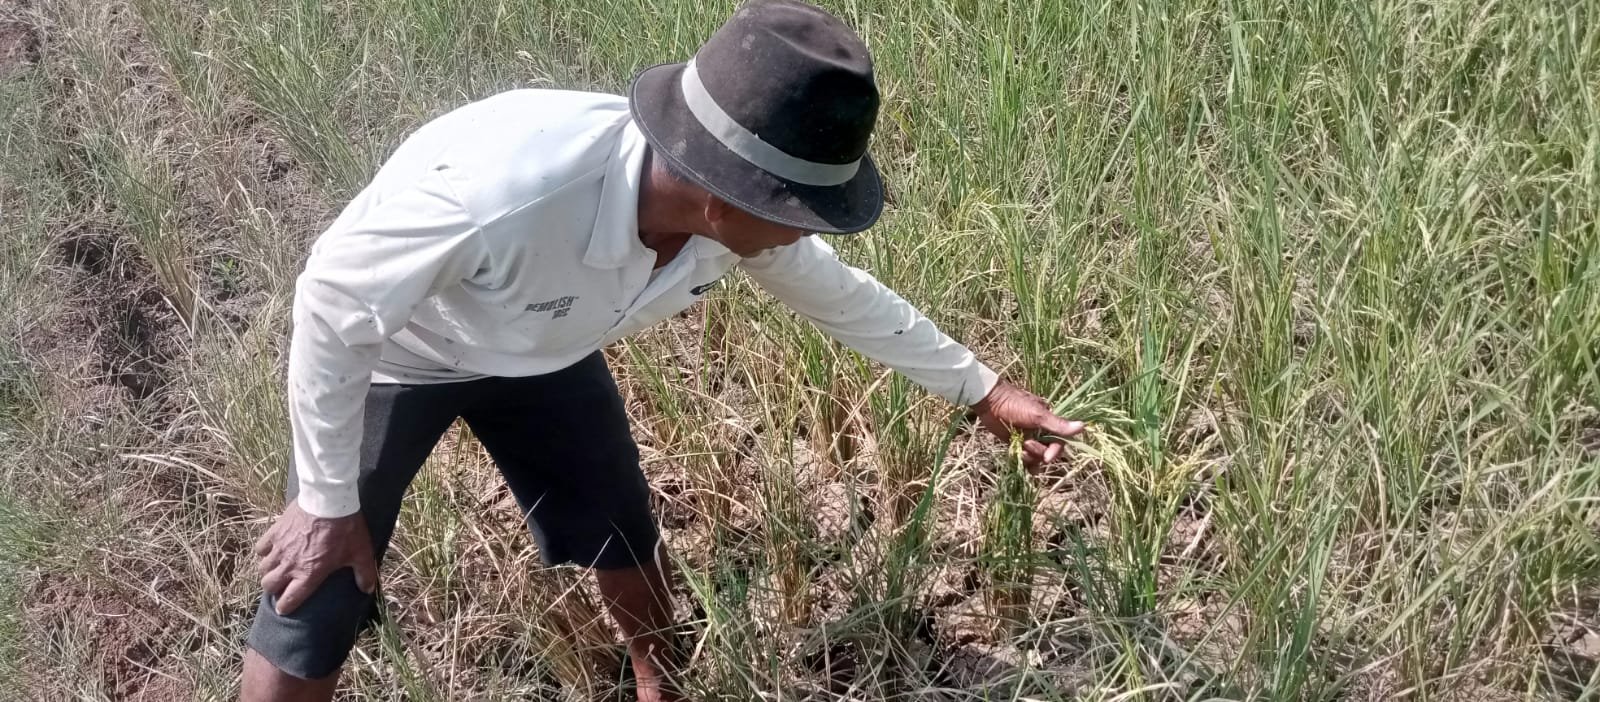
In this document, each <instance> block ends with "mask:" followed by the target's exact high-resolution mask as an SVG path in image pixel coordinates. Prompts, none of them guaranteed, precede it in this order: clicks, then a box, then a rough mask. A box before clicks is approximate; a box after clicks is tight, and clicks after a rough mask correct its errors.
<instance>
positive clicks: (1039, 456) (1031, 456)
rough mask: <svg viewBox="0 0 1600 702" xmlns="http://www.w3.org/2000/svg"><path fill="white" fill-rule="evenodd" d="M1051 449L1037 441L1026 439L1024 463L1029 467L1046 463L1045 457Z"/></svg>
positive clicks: (1023, 446) (1023, 447) (1024, 443)
mask: <svg viewBox="0 0 1600 702" xmlns="http://www.w3.org/2000/svg"><path fill="white" fill-rule="evenodd" d="M1048 450H1049V447H1047V446H1045V445H1044V444H1043V443H1040V442H1039V441H1038V440H1037V439H1025V440H1023V442H1022V462H1023V464H1025V465H1027V466H1030V467H1031V466H1036V465H1039V464H1040V463H1043V462H1045V461H1046V459H1045V455H1046V452H1047V451H1048Z"/></svg>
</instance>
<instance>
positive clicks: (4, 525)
mask: <svg viewBox="0 0 1600 702" xmlns="http://www.w3.org/2000/svg"><path fill="white" fill-rule="evenodd" d="M828 4H829V5H830V6H831V7H833V8H834V9H836V10H838V11H839V12H841V13H842V14H843V15H845V16H847V17H849V18H850V19H851V21H852V22H853V23H855V25H856V26H858V27H860V28H861V30H862V32H863V33H864V34H865V35H866V37H867V38H868V40H869V42H870V43H871V44H872V46H873V50H874V54H875V56H876V58H877V65H878V70H879V74H880V80H881V82H882V84H883V88H884V92H885V98H886V101H885V109H884V112H883V116H882V119H881V121H880V134H879V137H878V140H877V146H876V153H877V154H878V157H879V160H880V162H881V163H882V164H884V167H885V169H886V171H887V172H888V174H889V180H890V185H891V189H892V191H893V194H894V200H895V206H894V208H893V211H892V212H891V213H890V215H889V216H888V217H887V218H886V219H885V222H884V223H883V225H882V226H880V227H879V228H878V229H877V230H875V231H874V232H873V233H871V234H869V235H867V236H864V237H860V238H857V239H854V240H851V241H849V242H847V243H844V244H843V245H841V250H842V251H843V252H844V255H845V257H846V258H847V259H849V260H850V261H852V262H853V263H856V264H857V265H861V266H863V267H866V268H869V269H871V270H872V271H873V272H874V273H875V274H876V275H878V276H879V277H881V278H882V279H884V280H885V281H887V282H889V283H890V284H891V285H893V286H894V287H896V288H897V289H899V290H901V291H902V292H904V293H905V294H906V296H907V297H908V298H910V299H912V300H915V301H916V302H918V303H919V305H920V306H921V307H922V308H923V309H925V310H927V311H928V312H929V313H930V314H931V315H932V316H933V317H935V318H936V319H937V320H938V321H939V322H940V323H941V324H942V325H943V326H945V327H946V328H947V329H948V330H950V331H951V332H952V333H954V334H955V335H957V336H959V337H961V338H963V339H966V340H968V341H970V342H971V343H972V344H973V346H974V347H975V348H977V349H978V350H979V351H980V355H982V356H984V357H985V358H986V359H987V360H989V361H990V362H991V363H992V364H994V365H995V366H997V367H1003V368H1005V369H1006V372H1007V374H1008V375H1010V376H1012V377H1014V378H1017V379H1019V380H1021V381H1024V382H1025V383H1027V384H1028V385H1030V386H1032V387H1033V388H1035V389H1036V390H1038V391H1040V392H1041V393H1048V394H1049V397H1050V398H1051V399H1052V401H1054V402H1057V403H1058V404H1059V406H1060V409H1061V411H1063V412H1065V413H1068V414H1070V415H1072V416H1075V417H1077V418H1081V419H1086V420H1090V421H1091V422H1092V424H1093V431H1092V433H1091V434H1090V435H1089V437H1088V438H1087V439H1086V440H1085V442H1084V443H1083V444H1081V445H1079V446H1077V447H1076V449H1077V451H1076V453H1075V457H1074V458H1073V459H1072V460H1071V461H1069V462H1068V463H1067V464H1066V465H1065V466H1062V467H1060V468H1058V469H1053V470H1052V471H1050V472H1048V473H1045V474H1039V475H1027V474H1025V473H1022V472H1020V471H1018V470H1016V468H1015V466H1014V465H1012V463H1011V461H1010V460H1009V459H1008V458H1007V454H1006V447H1005V446H1001V445H997V444H996V443H994V442H990V441H987V440H985V439H982V438H979V437H976V436H975V435H974V434H973V433H972V431H971V428H970V427H967V426H965V425H964V423H963V422H961V421H960V418H959V417H955V416H952V413H951V411H950V409H949V408H947V407H944V406H942V405H940V404H939V403H938V401H936V400H931V399H929V398H927V397H926V396H925V395H924V394H923V393H922V392H921V391H920V390H918V389H917V388H915V387H912V386H911V385H909V384H908V383H906V382H905V381H904V380H903V379H901V378H898V377H896V376H893V375H892V374H888V373H887V372H885V371H884V369H882V368H880V367H876V366H874V365H873V364H870V363H867V362H864V361H862V360H861V359H859V358H858V357H856V356H854V355H853V354H852V353H851V352H849V351H848V350H845V349H842V348H840V347H839V346H838V345H836V344H833V343H832V342H830V341H828V340H827V339H826V338H824V337H822V336H821V335H819V334H818V333H817V332H816V331H815V330H813V329H811V328H810V327H808V326H806V325H805V324H804V323H803V322H800V321H798V320H796V319H794V318H793V316H792V315H790V314H788V313H787V312H786V311H785V310H783V309H782V308H781V307H779V306H777V305H775V304H774V303H773V302H772V301H770V300H769V299H767V298H765V297H763V296H762V295H761V294H760V293H759V291H757V290H755V289H754V287H753V286H752V285H750V284H749V283H748V282H747V281H742V280H738V281H732V282H731V284H729V285H724V286H723V287H722V288H720V289H719V291H718V292H716V293H714V294H712V295H710V296H709V297H710V299H708V300H707V301H706V302H705V303H704V304H702V305H701V306H700V307H698V308H696V309H695V310H692V311H691V312H689V313H687V314H686V315H685V316H684V317H682V318H680V319H677V320H674V321H673V322H671V323H669V324H667V325H663V326H662V327H661V328H659V329H655V330H652V331H650V332H647V333H644V334H642V335H640V336H639V337H637V338H635V339H632V340H630V341H628V342H627V343H624V344H621V345H619V346H618V347H616V348H613V349H611V356H612V360H613V367H614V368H615V369H616V371H617V374H618V377H619V381H620V383H621V385H622V387H623V390H624V393H625V395H626V397H627V400H628V404H629V408H630V412H631V413H632V416H633V419H634V423H635V430H636V434H637V437H636V438H637V439H638V440H639V443H640V445H641V448H642V450H643V455H644V458H645V464H646V470H647V472H648V473H649V474H650V477H651V479H652V483H653V484H654V486H655V489H656V491H657V496H656V502H657V507H658V514H659V516H660V518H661V521H662V523H663V526H664V529H665V532H666V535H667V539H668V542H669V544H670V546H671V548H672V550H673V551H674V552H675V554H676V555H677V557H678V559H679V561H680V570H681V571H682V574H683V579H684V583H683V591H682V592H681V593H680V598H679V602H678V603H677V605H678V607H679V612H680V615H681V617H682V618H683V619H684V621H685V622H687V623H688V624H687V626H688V627H689V629H690V631H691V632H692V634H693V637H694V641H695V642H696V648H695V652H694V657H693V661H692V664H691V673H692V683H691V685H692V686H693V688H694V691H695V693H696V695H697V698H699V699H733V700H745V699H753V698H758V697H759V698H762V699H905V698H916V699H948V700H969V699H970V700H977V699H1063V700H1065V699H1072V700H1133V699H1148V700H1205V699H1252V700H1254V699H1262V700H1352V701H1367V700H1373V701H1375V700H1388V699H1417V700H1502V699H1503V700H1513V699H1515V700H1531V699H1552V700H1554V699H1583V700H1592V699H1596V698H1600V672H1597V670H1600V669H1597V666H1596V661H1597V659H1600V610H1597V607H1600V590H1597V580H1596V576H1597V568H1600V551H1597V542H1596V536H1597V527H1600V510H1597V506H1596V505H1597V503H1596V502H1595V499H1594V496H1595V495H1596V494H1600V489H1597V488H1600V370H1597V367H1600V345H1597V342H1596V339H1600V224H1596V222H1597V221H1600V80H1597V78H1596V77H1597V76H1600V33H1597V32H1596V31H1595V29H1594V28H1595V27H1600V5H1597V4H1596V3H1595V2H1593V1H1592V0H1582V1H1580V2H1575V3H1570V2H1562V3H1557V2H1532V3H1518V4H1506V3H1488V4H1483V3H1463V2H1429V3H1422V2H1410V1H1399V0H1394V1H1387V2H1379V3H1347V2H1334V1H1333V0H1326V1H1324V0H1312V1H1310V2H1301V3H1288V4H1284V3H1275V2H1268V1H1267V0H1236V1H1233V2H1225V3H1209V2H1202V1H1200V0H1185V1H1184V2H1179V3H1158V2H1132V3H1122V4H1112V5H1092V4H1087V5H1086V4H1071V3H1058V2H1053V1H1051V0H1017V1H1015V2H991V3H984V2H971V1H968V0H929V1H928V2H898V1H892V0H838V1H837V2H830V3H828ZM729 9H730V8H729V7H726V6H724V4H723V3H714V4H702V3H689V2H683V1H682V0H630V1H629V2H621V1H620V0H596V1H594V2H585V3H555V2H526V3H509V2H496V1H490V2H479V1H477V0H400V1H390V0H381V1H380V0H338V1H337V2H329V3H317V2H279V1H274V2H265V3H258V2H245V1H244V0H215V1H213V2H207V3H195V2H191V1H190V0H132V1H131V2H122V1H118V0H10V1H9V2H8V3H5V4H0V127H3V128H0V299H3V300H4V301H5V302H4V304H3V305H0V455H4V456H6V457H7V458H8V459H9V460H8V461H6V462H5V463H4V464H0V697H4V698H6V699H150V700H155V699H162V700H166V699H184V698H194V699H226V698H230V697H232V696H233V695H234V694H235V693H236V692H237V689H236V686H237V680H236V677H237V670H238V653H239V647H240V645H241V641H242V639H243V634H244V630H245V627H246V626H247V624H248V617H249V613H250V612H251V610H252V607H253V598H254V596H255V587H256V586H255V583H254V578H253V574H252V570H251V567H250V566H251V564H250V563H249V561H248V558H247V557H246V555H245V553H244V548H245V545H246V544H248V543H250V541H251V540H252V539H253V537H254V535H256V534H257V533H259V531H260V529H261V528H262V527H263V525H264V524H265V523H266V520H268V519H269V518H270V517H271V515H273V514H274V513H275V512H276V511H277V510H278V509H280V507H281V504H280V499H279V497H278V495H279V494H280V492H281V489H282V481H283V479H284V475H283V469H284V465H285V463H286V455H287V448H288V447H287V444H288V441H287V432H288V428H287V422H286V421H285V417H284V410H283V400H282V396H281V392H282V390H281V386H282V354H283V351H284V348H285V343H284V342H285V338H286V333H287V331H288V330H287V315H286V309H287V308H286V305H287V301H288V297H289V294H290V292H291V288H292V282H293V279H294V276H295V274H296V273H297V271H298V268H299V265H300V261H301V259H302V257H303V256H304V254H305V251H306V247H307V244H308V242H309V241H310V240H311V238H312V237H314V236H315V235H316V233H317V232H318V231H320V229H321V227H322V226H324V225H325V224H326V223H327V222H328V221H330V219H331V217H332V215H333V214H334V213H335V212H336V210H337V208H338V206H339V204H340V203H341V202H342V201H343V199H344V198H346V197H347V196H348V195H349V194H350V193H351V192H353V191H354V189H356V188H359V187H360V186H361V184H362V183H363V182H364V180H365V178H366V175H367V174H368V173H370V172H371V170H372V169H373V167H374V166H375V165H376V164H377V163H379V162H381V160H382V158H383V156H384V155H385V154H386V153H387V151H388V149H389V148H391V147H392V145H393V144H395V143H396V140H397V139H398V138H400V137H401V136H402V135H404V134H405V133H406V132H407V131H408V130H409V129H411V128H413V127H415V126H416V125H417V124H420V123H421V122H423V121H425V120H426V119H427V118H428V117H429V116H431V115H434V114H438V113H440V112H441V111H443V110H446V109H448V108H450V107H452V106H455V105H458V104H460V103H461V102H463V101H465V100H468V99H472V98H476V97H481V96H485V95H488V94H491V93H493V92H496V91H498V90H503V89H506V88H510V87H517V86H552V85H560V86H568V87H587V88H597V89H607V90H616V89H618V88H620V86H621V85H623V83H624V81H625V80H626V78H627V77H628V76H629V75H630V74H631V73H632V71H633V70H634V69H635V68H637V67H640V66H643V65H646V64H648V63H653V62H656V61H660V60H670V59H677V58H681V57H684V56H686V55H688V53H689V52H690V51H692V49H693V47H694V46H695V45H696V44H697V43H698V42H699V41H700V40H701V39H702V38H703V37H704V36H705V35H706V34H707V33H708V32H709V31H710V29H711V28H713V27H714V26H716V24H717V23H719V22H720V21H721V20H722V19H723V18H724V17H725V16H726V14H727V12H728V11H729ZM641 18H644V19H641ZM618 28H627V31H626V32H620V31H619V29H618ZM660 359H672V362H668V363H664V362H662V361H661V360H660ZM384 578H385V581H384V593H385V598H386V603H387V612H388V621H387V623H386V624H385V625H384V626H382V627H380V628H379V629H378V630H377V631H376V632H374V633H373V634H372V635H370V636H368V637H366V638H364V639H363V640H362V642H361V644H360V645H359V646H358V649H357V651H356V652H355V654H354V655H353V656H352V659H351V664H350V665H349V666H348V668H347V678H346V681H347V684H348V686H349V689H350V690H351V692H352V694H353V695H355V696H359V697H365V698H375V699H397V698H407V699H502V698H504V699H529V698H571V699H597V698H598V699H605V698H610V697H612V696H614V695H615V694H616V693H617V690H618V689H619V688H621V687H625V682H623V681H622V680H621V678H620V667H619V665H618V663H619V655H620V651H619V649H618V648H617V647H616V646H615V644H614V642H613V639H612V637H613V632H612V631H611V629H610V627H609V626H608V625H607V624H606V623H605V622H604V620H603V618H601V617H599V616H597V614H598V612H599V611H600V610H599V608H598V607H597V603H596V599H595V597H596V595H595V593H594V592H593V590H592V587H591V586H590V585H589V584H588V582H587V581H586V579H585V578H583V577H582V574H581V573H580V572H578V571H575V570H571V569H561V568H558V569H547V568H542V567H540V566H538V565H537V559H536V554H535V553H534V552H533V546H532V545H531V540H530V539H528V538H527V536H526V534H525V533H524V531H523V527H522V524H521V521H520V519H519V518H518V515H517V511H516V509H515V506H514V503H513V502H512V501H511V499H510V497H509V495H508V494H507V493H506V491H505V490H504V489H503V487H502V486H500V485H499V484H498V479H497V477H496V474H495V472H494V471H493V469H492V467H491V466H490V465H489V463H488V459H487V456H486V455H485V454H484V453H483V451H482V450H481V449H480V448H479V447H478V446H477V445H476V444H475V443H474V442H473V441H472V440H471V438H470V436H467V435H466V434H465V433H464V432H463V433H455V432H453V433H452V434H450V435H449V436H448V437H447V440H446V441H445V442H444V443H443V444H441V446H440V447H439V449H438V450H437V451H436V452H435V455H434V457H433V459H431V461H430V463H429V466H428V467H427V469H426V470H425V471H424V474H423V476H422V477H421V478H420V479H419V481H418V483H417V485H416V486H415V489H414V494H413V497H412V499H411V502H410V503H409V504H408V506H407V510H406V511H405V513H404V514H403V515H402V523H401V526H400V530H399V532H398V534H397V536H396V539H395V543H394V546H393V548H392V550H391V552H390V554H389V557H388V561H387V563H386V565H385V573H384Z"/></svg>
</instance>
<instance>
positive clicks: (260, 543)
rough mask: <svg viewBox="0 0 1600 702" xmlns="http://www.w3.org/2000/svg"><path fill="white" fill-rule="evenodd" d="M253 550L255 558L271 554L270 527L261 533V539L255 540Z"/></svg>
mask: <svg viewBox="0 0 1600 702" xmlns="http://www.w3.org/2000/svg"><path fill="white" fill-rule="evenodd" d="M253 550H254V551H255V552H256V555H257V556H265V555H267V554H269V553H272V527H270V526H269V527H267V530H266V531H265V532H262V534H261V538H259V539H256V545H255V548H254V549H253Z"/></svg>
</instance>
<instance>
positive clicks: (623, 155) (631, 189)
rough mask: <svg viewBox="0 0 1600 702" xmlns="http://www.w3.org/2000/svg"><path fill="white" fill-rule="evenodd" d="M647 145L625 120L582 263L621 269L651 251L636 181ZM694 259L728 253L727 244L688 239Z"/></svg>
mask: <svg viewBox="0 0 1600 702" xmlns="http://www.w3.org/2000/svg"><path fill="white" fill-rule="evenodd" d="M648 148H649V146H648V145H647V144H646V143H645V140H644V135H643V134H641V133H640V132H639V128H638V127H637V126H635V125H634V123H633V120H631V119H630V120H628V122H627V124H625V125H623V127H622V133H621V134H619V135H618V137H617V145H616V148H615V150H613V151H612V152H611V158H610V160H608V161H607V162H606V173H605V177H604V179H603V180H604V182H602V183H601V185H600V211H599V213H598V214H596V216H595V219H594V231H593V232H592V233H591V234H590V236H589V248H588V249H587V250H585V251H584V254H583V263H584V265H586V266H591V267H594V268H620V267H622V266H624V265H627V264H628V262H629V261H631V260H633V259H635V258H639V257H654V255H655V254H654V253H652V252H651V251H650V249H649V248H648V247H646V246H645V245H644V242H642V241H639V182H640V180H641V176H642V174H643V169H644V156H645V153H646V151H647V149H648ZM689 244H690V251H692V252H693V254H694V257H695V258H716V257H718V256H723V255H726V254H728V253H731V252H730V251H729V250H728V247H726V246H723V245H722V244H720V243H717V242H715V241H712V240H710V239H707V238H705V237H703V236H696V237H691V238H690V239H689Z"/></svg>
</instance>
